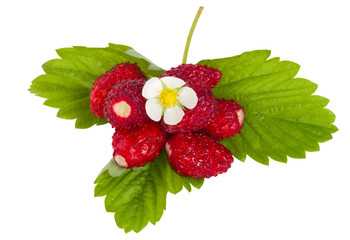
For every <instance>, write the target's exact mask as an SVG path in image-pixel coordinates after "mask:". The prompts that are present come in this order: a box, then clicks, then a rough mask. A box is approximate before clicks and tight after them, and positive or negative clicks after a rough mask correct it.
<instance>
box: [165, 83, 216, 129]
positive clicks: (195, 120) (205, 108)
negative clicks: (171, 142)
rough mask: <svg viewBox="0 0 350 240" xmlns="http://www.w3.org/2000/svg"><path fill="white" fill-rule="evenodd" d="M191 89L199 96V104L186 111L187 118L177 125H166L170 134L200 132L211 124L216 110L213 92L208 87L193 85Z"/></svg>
mask: <svg viewBox="0 0 350 240" xmlns="http://www.w3.org/2000/svg"><path fill="white" fill-rule="evenodd" d="M189 87H191V88H192V89H193V90H194V91H195V92H196V94H197V97H198V103H197V106H196V107H195V108H193V109H186V110H185V116H184V117H183V118H182V120H181V122H179V123H178V124H176V125H167V124H165V123H164V129H165V130H166V131H167V132H170V133H182V132H193V131H198V130H200V129H202V128H204V127H205V126H207V125H208V124H209V121H210V119H212V118H213V117H214V114H215V110H216V102H215V97H214V94H213V93H212V91H211V90H210V89H208V88H206V87H203V86H199V85H193V86H189Z"/></svg>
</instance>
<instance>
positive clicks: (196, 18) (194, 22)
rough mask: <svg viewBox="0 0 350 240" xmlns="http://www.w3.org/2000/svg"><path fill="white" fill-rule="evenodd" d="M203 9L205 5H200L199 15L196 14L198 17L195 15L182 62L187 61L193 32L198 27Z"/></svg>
mask: <svg viewBox="0 0 350 240" xmlns="http://www.w3.org/2000/svg"><path fill="white" fill-rule="evenodd" d="M203 9H204V7H200V8H199V9H198V12H197V15H196V17H195V18H194V20H193V23H192V26H191V29H190V32H189V34H188V37H187V42H186V46H185V51H184V55H183V58H182V64H186V62H187V55H188V50H189V48H190V43H191V39H192V35H193V32H194V29H195V28H196V25H197V22H198V19H199V17H200V16H201V14H202V11H203Z"/></svg>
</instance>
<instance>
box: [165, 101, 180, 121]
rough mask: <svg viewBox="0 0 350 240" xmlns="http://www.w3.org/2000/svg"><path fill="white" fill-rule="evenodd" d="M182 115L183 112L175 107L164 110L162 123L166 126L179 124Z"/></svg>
mask: <svg viewBox="0 0 350 240" xmlns="http://www.w3.org/2000/svg"><path fill="white" fill-rule="evenodd" d="M184 115H185V113H184V111H183V110H182V109H181V108H180V107H179V106H177V105H175V107H172V108H167V109H165V113H164V122H165V123H166V124H168V125H176V124H178V123H179V122H181V120H182V118H183V116H184Z"/></svg>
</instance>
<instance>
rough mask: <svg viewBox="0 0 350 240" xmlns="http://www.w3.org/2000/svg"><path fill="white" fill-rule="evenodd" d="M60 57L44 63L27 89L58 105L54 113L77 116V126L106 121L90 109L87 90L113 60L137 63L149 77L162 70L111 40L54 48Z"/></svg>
mask: <svg viewBox="0 0 350 240" xmlns="http://www.w3.org/2000/svg"><path fill="white" fill-rule="evenodd" d="M57 54H58V55H59V56H60V57H61V58H60V59H53V60H50V61H48V62H46V63H44V64H43V66H42V67H43V69H44V71H45V73H46V74H45V75H41V76H39V77H37V78H36V79H35V80H33V82H32V85H31V86H30V89H29V91H30V92H31V93H33V94H35V95H37V96H39V97H43V98H47V99H46V101H45V102H44V104H45V105H47V106H49V107H54V108H59V111H58V113H57V117H60V118H63V119H76V122H75V127H76V128H89V127H91V126H93V125H95V124H96V125H102V124H105V123H107V120H106V119H102V118H99V117H96V116H94V115H93V114H92V113H91V111H90V107H89V106H90V100H89V97H90V91H91V88H92V84H93V82H94V81H96V80H97V78H98V77H99V76H100V75H101V74H103V73H105V72H106V71H109V70H110V69H112V68H113V67H114V66H115V65H116V64H120V63H124V62H126V61H129V62H131V63H137V64H138V65H139V67H140V68H141V71H142V72H143V73H144V74H145V75H146V76H148V77H152V76H159V75H160V74H162V73H163V72H164V70H163V69H161V68H159V67H157V66H156V65H155V64H153V63H152V62H150V61H149V60H148V59H147V58H145V57H144V56H142V55H141V54H139V53H137V52H136V51H135V50H134V49H132V48H131V47H128V46H125V45H117V44H110V45H109V46H108V47H107V48H86V47H72V48H62V49H58V50H57Z"/></svg>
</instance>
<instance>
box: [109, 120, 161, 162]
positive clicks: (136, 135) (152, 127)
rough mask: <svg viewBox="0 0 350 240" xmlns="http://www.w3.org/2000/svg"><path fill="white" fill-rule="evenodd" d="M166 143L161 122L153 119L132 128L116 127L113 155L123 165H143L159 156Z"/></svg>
mask: <svg viewBox="0 0 350 240" xmlns="http://www.w3.org/2000/svg"><path fill="white" fill-rule="evenodd" d="M164 143H165V134H164V132H163V131H162V128H161V125H160V124H159V123H155V122H152V121H151V122H148V123H145V124H143V125H141V126H137V127H135V128H131V129H116V131H115V133H114V135H113V143H112V145H113V149H114V153H113V157H114V160H115V162H116V163H117V164H118V165H119V166H121V167H124V168H132V167H142V166H144V165H145V164H146V163H148V162H151V161H152V160H154V159H155V158H156V157H158V155H159V152H160V150H161V149H162V148H163V147H164Z"/></svg>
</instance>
